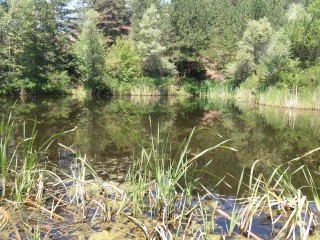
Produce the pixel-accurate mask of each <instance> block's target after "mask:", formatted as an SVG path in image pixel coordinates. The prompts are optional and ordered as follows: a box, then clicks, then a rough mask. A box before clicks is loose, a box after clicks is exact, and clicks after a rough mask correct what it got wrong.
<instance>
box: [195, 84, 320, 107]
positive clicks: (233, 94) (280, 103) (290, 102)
mask: <svg viewBox="0 0 320 240" xmlns="http://www.w3.org/2000/svg"><path fill="white" fill-rule="evenodd" d="M199 95H200V96H204V97H211V98H222V99H234V100H236V101H245V102H252V103H256V104H258V105H265V106H273V107H281V108H292V109H305V110H317V111H319V110H320V92H319V91H318V90H316V89H314V90H312V89H304V90H299V89H296V90H293V91H289V90H288V89H284V88H277V87H269V88H268V89H267V90H265V91H263V92H258V91H255V90H253V89H246V88H244V87H239V88H237V89H235V90H230V88H228V87H226V86H223V85H221V86H219V85H217V86H215V87H213V88H211V89H209V90H208V91H206V92H201V94H199Z"/></svg>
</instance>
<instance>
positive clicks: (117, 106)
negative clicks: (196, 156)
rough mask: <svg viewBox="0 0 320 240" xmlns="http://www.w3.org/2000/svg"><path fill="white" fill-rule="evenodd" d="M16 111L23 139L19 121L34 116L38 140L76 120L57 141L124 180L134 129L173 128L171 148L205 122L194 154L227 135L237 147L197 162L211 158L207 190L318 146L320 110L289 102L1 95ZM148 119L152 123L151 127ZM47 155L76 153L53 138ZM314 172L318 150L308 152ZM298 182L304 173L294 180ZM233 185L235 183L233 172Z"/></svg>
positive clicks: (140, 132)
mask: <svg viewBox="0 0 320 240" xmlns="http://www.w3.org/2000/svg"><path fill="white" fill-rule="evenodd" d="M15 101H17V102H16V105H15V107H14V110H13V117H14V119H15V122H16V123H18V124H17V127H16V128H15V129H14V134H15V136H16V139H17V141H18V139H19V136H21V135H22V123H23V122H24V121H27V125H28V128H29V129H31V127H32V121H31V120H32V119H36V120H37V121H38V122H39V123H38V125H37V129H38V136H37V144H40V143H42V142H44V141H45V140H46V139H48V138H49V137H50V136H52V135H53V134H56V133H58V132H61V131H64V130H69V129H72V128H74V127H75V126H77V127H78V134H76V133H70V134H68V135H65V136H63V137H61V138H60V139H59V141H58V142H60V143H63V144H64V145H66V146H72V147H75V148H77V149H78V150H79V151H80V152H81V153H82V154H86V155H87V157H88V159H89V160H90V162H91V164H92V165H93V166H94V167H95V169H96V170H97V171H98V172H101V173H102V174H104V175H105V176H106V178H109V179H110V180H120V181H121V180H123V177H124V176H125V175H126V173H127V170H128V168H129V166H130V162H131V160H130V159H131V156H132V152H133V151H132V150H133V148H134V147H137V142H136V138H135V136H138V137H139V138H140V139H142V141H144V142H146V143H147V142H148V141H149V139H150V138H149V137H150V133H151V132H152V131H153V132H156V129H157V127H158V124H159V125H160V129H162V128H164V127H170V129H171V142H172V143H173V149H175V148H176V146H178V145H179V143H180V142H181V141H182V140H183V139H184V138H186V137H187V136H188V135H189V133H190V132H191V131H192V129H193V127H205V128H206V130H204V131H202V132H200V133H198V134H197V135H195V137H194V138H193V141H192V143H191V145H190V153H191V154H193V153H197V152H198V151H201V150H204V149H206V148H209V147H211V146H214V145H215V144H218V143H220V142H222V141H224V140H227V139H230V141H229V142H228V143H227V144H225V145H228V146H230V147H232V148H234V149H236V150H237V152H235V151H231V150H227V149H224V150H222V149H220V150H215V151H212V152H210V153H209V154H207V155H206V156H205V157H204V158H202V159H201V160H200V162H199V167H201V166H202V165H204V164H206V163H207V162H208V161H209V160H212V162H211V163H210V164H209V166H208V167H207V173H203V174H202V180H201V181H202V182H203V183H205V185H206V186H207V187H208V188H209V189H210V190H214V189H213V186H215V184H216V183H217V182H218V181H219V179H220V178H222V177H224V176H226V175H228V174H230V175H231V176H234V177H236V178H238V177H239V176H240V174H241V171H242V169H243V168H244V169H245V170H246V171H249V170H250V168H251V166H252V164H253V163H254V162H255V161H256V160H257V159H261V161H260V162H259V164H258V166H257V171H258V172H259V171H268V169H269V164H270V163H273V164H276V165H278V164H280V163H282V162H285V161H287V160H290V159H292V158H295V157H297V156H301V155H303V154H304V153H306V152H308V151H310V150H312V149H315V148H317V147H319V146H320V113H319V112H305V111H295V110H288V109H274V108H257V107H254V106H249V105H246V104H243V103H242V104H238V103H234V102H221V101H219V100H214V99H211V100H201V99H188V100H177V99H174V98H169V99H168V98H163V99H162V98H122V99H107V98H105V99H102V98H99V99H92V98H88V99H84V100H79V99H74V98H72V97H50V98H48V97H28V98H27V99H25V100H21V99H19V98H18V99H14V98H5V99H4V98H3V99H0V110H1V112H2V113H5V114H8V113H9V112H10V109H11V107H12V105H13V104H14V102H15ZM149 117H150V118H151V121H152V125H153V130H151V128H150V122H149ZM49 153H50V154H49V161H50V162H52V163H54V164H55V165H57V167H59V168H68V167H69V165H70V161H71V158H69V157H68V155H67V154H66V153H65V150H64V149H63V148H61V147H59V145H58V144H57V142H55V143H54V144H53V145H52V146H51V148H50V152H49ZM302 163H306V164H308V165H309V167H310V169H311V170H312V172H313V173H314V174H315V177H316V178H317V176H318V174H317V173H318V172H319V170H320V169H319V163H320V160H319V154H318V153H315V154H313V155H311V156H309V157H308V158H307V159H304V160H303V161H302ZM294 180H295V181H296V182H297V184H299V183H300V182H301V181H300V179H298V178H297V179H294ZM226 181H227V182H228V183H229V184H230V185H231V186H236V185H237V182H236V181H235V180H233V178H232V177H230V176H228V177H227V178H226ZM215 190H216V192H219V193H220V194H226V195H232V194H234V193H235V191H236V189H235V188H233V189H230V187H228V186H227V185H226V184H221V185H220V187H219V188H217V189H215Z"/></svg>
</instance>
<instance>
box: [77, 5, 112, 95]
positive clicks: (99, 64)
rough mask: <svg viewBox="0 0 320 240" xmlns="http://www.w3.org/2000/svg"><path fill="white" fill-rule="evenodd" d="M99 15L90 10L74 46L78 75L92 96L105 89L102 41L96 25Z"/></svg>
mask: <svg viewBox="0 0 320 240" xmlns="http://www.w3.org/2000/svg"><path fill="white" fill-rule="evenodd" d="M98 17H99V13H98V12H96V11H95V10H93V9H90V10H89V11H88V12H87V13H86V21H85V23H84V25H83V28H82V31H81V34H80V36H79V39H78V41H77V43H76V44H75V48H74V49H75V54H76V56H77V58H78V66H79V71H80V75H81V76H82V79H83V82H84V85H85V87H86V88H87V89H89V90H90V91H91V92H92V94H97V93H99V92H101V91H103V90H105V89H106V83H105V82H104V76H103V75H104V65H105V62H104V58H105V52H104V39H103V36H102V34H101V33H100V32H99V30H98V28H97V26H96V24H97V22H98Z"/></svg>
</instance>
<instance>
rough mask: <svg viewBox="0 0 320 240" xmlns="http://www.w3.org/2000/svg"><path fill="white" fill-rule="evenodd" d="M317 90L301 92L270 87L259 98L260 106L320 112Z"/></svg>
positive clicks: (319, 99)
mask: <svg viewBox="0 0 320 240" xmlns="http://www.w3.org/2000/svg"><path fill="white" fill-rule="evenodd" d="M319 102H320V98H319V92H318V91H317V90H308V89H307V90H300V89H295V90H294V91H289V90H288V89H283V88H276V87H270V88H268V89H267V90H266V91H265V92H263V93H261V94H260V96H259V104H261V105H269V106H275V107H286V108H297V109H310V110H320V104H319Z"/></svg>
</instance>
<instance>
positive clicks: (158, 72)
mask: <svg viewBox="0 0 320 240" xmlns="http://www.w3.org/2000/svg"><path fill="white" fill-rule="evenodd" d="M139 29H140V31H139V32H138V36H137V38H138V43H137V47H138V51H139V53H140V55H141V56H142V58H143V60H142V61H143V69H144V71H145V72H146V73H148V74H149V75H151V76H162V75H172V74H174V72H175V66H174V65H173V64H172V63H170V62H169V60H168V58H167V57H165V56H164V53H165V50H166V48H165V47H164V46H162V45H161V36H162V33H161V29H160V15H159V13H158V11H157V9H156V7H155V5H154V4H152V5H151V6H150V8H148V9H147V11H146V12H145V14H144V15H143V17H142V20H141V22H140V24H139Z"/></svg>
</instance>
